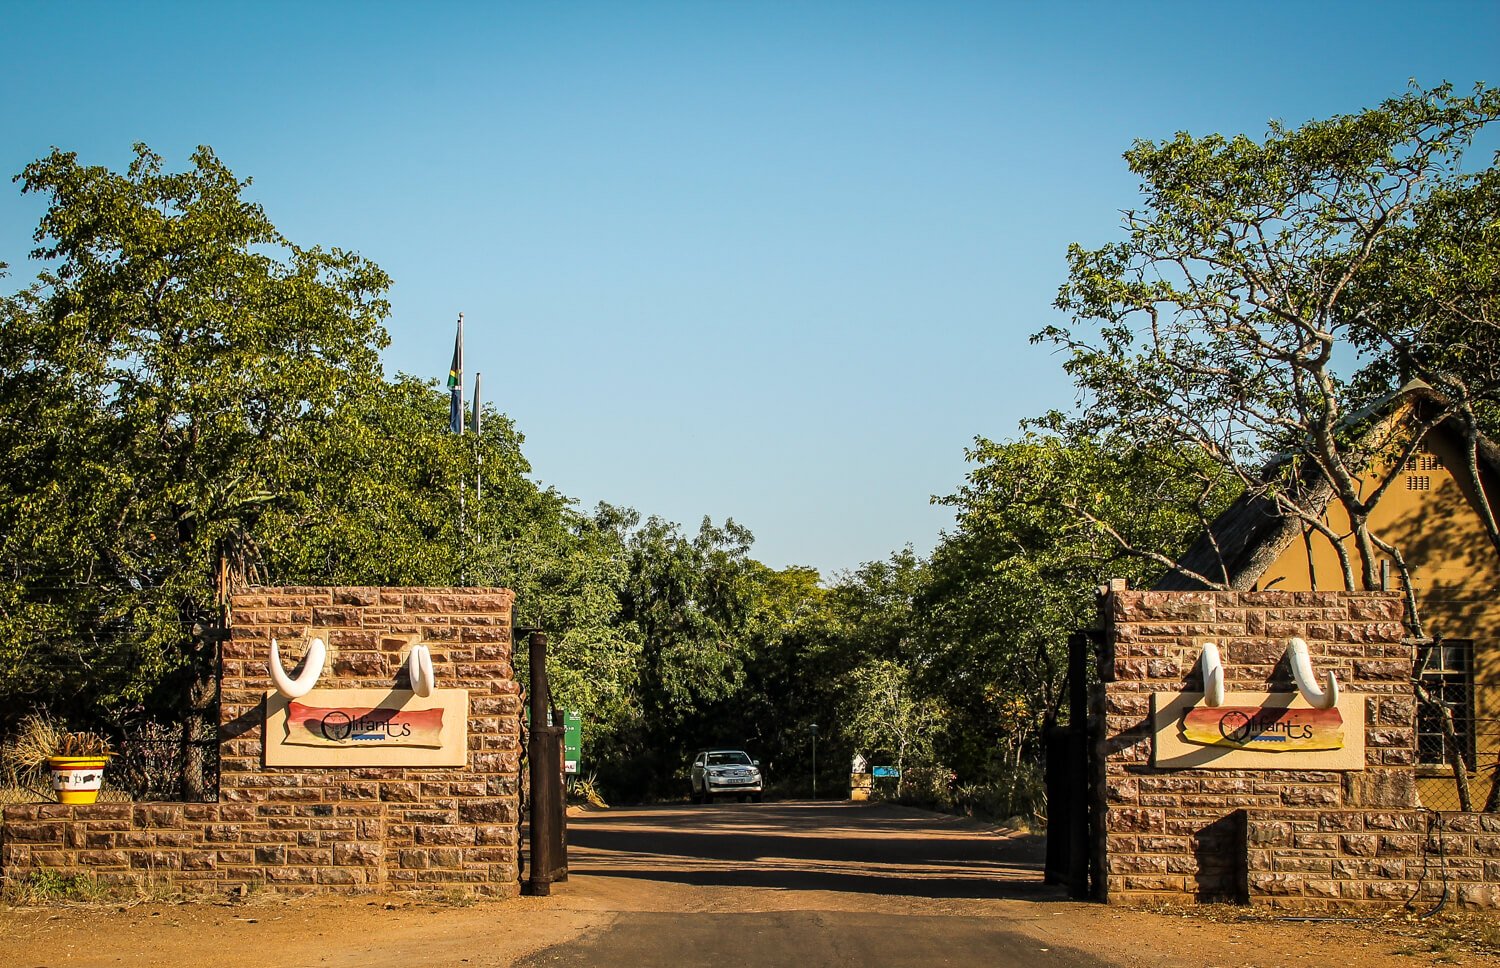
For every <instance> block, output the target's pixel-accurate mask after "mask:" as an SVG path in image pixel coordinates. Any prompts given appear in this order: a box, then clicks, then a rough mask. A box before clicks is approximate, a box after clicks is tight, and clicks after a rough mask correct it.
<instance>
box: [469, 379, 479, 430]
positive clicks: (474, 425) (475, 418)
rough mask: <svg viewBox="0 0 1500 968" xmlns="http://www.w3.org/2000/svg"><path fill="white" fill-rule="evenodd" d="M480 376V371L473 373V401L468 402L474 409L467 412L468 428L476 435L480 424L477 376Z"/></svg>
mask: <svg viewBox="0 0 1500 968" xmlns="http://www.w3.org/2000/svg"><path fill="white" fill-rule="evenodd" d="M480 376H482V374H480V373H475V374H474V402H473V403H472V404H470V406H472V407H473V408H474V409H473V411H472V412H471V413H470V414H469V429H470V430H472V431H474V434H475V435H476V436H478V434H479V426H480V417H479V378H480Z"/></svg>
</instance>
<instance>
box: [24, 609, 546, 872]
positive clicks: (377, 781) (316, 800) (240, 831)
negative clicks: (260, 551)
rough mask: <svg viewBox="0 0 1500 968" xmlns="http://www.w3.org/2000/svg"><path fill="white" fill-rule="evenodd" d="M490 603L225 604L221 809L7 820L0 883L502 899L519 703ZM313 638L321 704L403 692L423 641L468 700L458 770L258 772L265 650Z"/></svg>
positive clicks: (43, 810) (515, 802) (142, 808)
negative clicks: (407, 656) (76, 881)
mask: <svg viewBox="0 0 1500 968" xmlns="http://www.w3.org/2000/svg"><path fill="white" fill-rule="evenodd" d="M513 602H514V596H513V595H512V593H511V592H509V591H507V590H503V589H474V588H262V589H254V590H251V591H249V592H247V593H245V594H242V595H237V596H235V598H234V601H233V603H232V604H233V607H232V614H233V616H234V617H233V621H232V623H231V630H230V632H231V634H230V639H229V641H228V642H226V643H225V644H224V647H223V660H222V670H223V676H222V684H221V700H220V734H219V735H220V786H219V802H218V803H193V804H182V803H149V804H148V803H137V804H128V803H127V804H113V803H101V804H90V805H86V806H78V805H63V804H28V805H20V806H9V807H6V808H5V810H4V815H3V816H4V823H3V825H0V874H3V876H4V877H6V878H13V877H16V878H19V877H23V876H25V875H26V873H27V872H29V871H32V870H35V869H38V868H44V867H45V868H55V869H60V870H67V871H92V872H94V873H95V874H97V875H98V876H99V878H100V879H101V880H105V881H112V882H122V883H130V882H135V883H140V882H150V883H153V884H156V885H165V886H167V887H172V888H176V889H180V890H185V891H217V890H223V889H226V888H229V887H233V886H235V885H239V884H252V885H270V886H274V887H277V888H279V889H282V890H289V891H296V892H307V893H313V892H340V891H368V890H387V889H389V890H443V891H448V890H455V889H456V890H460V891H463V892H465V893H471V894H483V895H508V894H514V893H516V892H517V890H518V889H519V883H518V880H517V860H518V850H519V842H518V835H519V829H518V821H519V811H520V772H521V745H520V744H521V737H520V718H519V717H520V712H521V695H520V688H519V686H518V685H517V683H516V679H515V674H514V669H513V667H512V663H511V658H512V655H511V645H512V643H511V607H512V604H513ZM308 635H317V636H320V637H322V638H323V639H324V641H325V642H327V644H328V647H329V662H328V666H327V667H326V669H325V671H324V673H323V676H322V678H321V679H320V680H319V687H320V688H380V687H389V686H391V685H393V684H395V683H396V681H397V678H398V676H399V677H400V679H401V685H403V686H404V685H406V683H405V677H404V672H402V670H401V669H400V654H399V653H400V649H401V647H402V646H403V645H404V644H405V643H406V642H408V641H410V639H411V637H412V636H420V639H421V641H423V642H426V643H427V644H428V645H429V646H430V647H431V651H432V660H433V668H434V670H435V672H436V674H437V681H438V687H439V688H465V689H468V690H469V706H470V708H469V724H468V726H469V755H468V764H467V766H465V767H463V768H451V769H418V768H379V769H374V768H358V769H355V768H330V769H308V768H278V769H268V768H266V767H264V766H262V754H263V749H262V744H263V730H262V723H263V716H264V703H263V701H262V700H263V696H264V694H265V691H266V689H267V688H268V687H269V683H268V681H267V678H266V674H265V662H266V658H267V656H268V653H269V650H270V642H271V637H272V636H275V637H277V638H278V639H281V640H283V641H286V640H293V639H296V640H300V639H302V638H303V637H304V636H308Z"/></svg>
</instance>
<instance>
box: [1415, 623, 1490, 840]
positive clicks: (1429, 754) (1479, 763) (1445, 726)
mask: <svg viewBox="0 0 1500 968" xmlns="http://www.w3.org/2000/svg"><path fill="white" fill-rule="evenodd" d="M1475 671H1476V667H1475V652H1474V644H1473V643H1472V642H1468V641H1447V642H1443V643H1441V644H1439V645H1438V646H1436V647H1434V648H1433V650H1432V652H1431V654H1430V655H1429V656H1427V659H1426V664H1425V666H1424V667H1423V669H1422V672H1421V683H1422V687H1423V691H1424V692H1425V693H1426V694H1427V696H1428V698H1429V701H1427V702H1421V701H1419V702H1418V703H1417V724H1416V725H1417V771H1418V772H1417V776H1418V779H1417V790H1418V795H1419V796H1420V797H1421V801H1422V805H1423V806H1424V807H1426V808H1427V809H1429V810H1472V811H1486V812H1492V813H1493V812H1496V811H1500V683H1487V682H1476V676H1475Z"/></svg>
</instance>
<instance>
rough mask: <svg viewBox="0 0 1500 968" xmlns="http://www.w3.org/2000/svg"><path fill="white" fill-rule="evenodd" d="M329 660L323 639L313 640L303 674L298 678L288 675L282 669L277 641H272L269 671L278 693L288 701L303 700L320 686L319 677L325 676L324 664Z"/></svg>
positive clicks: (310, 643)
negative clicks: (314, 687) (314, 688)
mask: <svg viewBox="0 0 1500 968" xmlns="http://www.w3.org/2000/svg"><path fill="white" fill-rule="evenodd" d="M327 660H328V649H327V648H326V647H325V646H324V645H323V640H322V639H313V640H312V641H311V642H309V643H307V655H306V657H305V662H304V664H303V666H302V674H301V675H299V676H298V677H297V678H295V679H293V678H292V677H290V676H288V675H287V674H286V670H285V669H283V668H282V667H281V653H280V652H279V651H278V650H277V648H276V640H275V639H274V638H273V639H272V640H271V662H270V665H269V667H268V668H269V671H270V673H271V681H272V682H273V683H275V684H276V691H277V692H279V693H281V694H282V695H283V696H285V697H286V698H288V699H301V698H302V697H303V696H305V695H307V694H308V693H309V692H312V688H313V686H316V685H317V684H318V677H319V676H321V675H322V674H323V663H325V662H326V661H327Z"/></svg>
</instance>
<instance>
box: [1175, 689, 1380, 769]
mask: <svg viewBox="0 0 1500 968" xmlns="http://www.w3.org/2000/svg"><path fill="white" fill-rule="evenodd" d="M1151 727H1152V732H1153V733H1154V739H1153V742H1152V747H1151V763H1152V765H1153V766H1157V767H1162V768H1164V769H1200V770H1363V769H1364V768H1365V697H1364V696H1362V695H1348V694H1345V695H1342V696H1340V697H1339V701H1338V704H1337V705H1335V706H1334V707H1333V708H1332V709H1314V708H1313V707H1312V706H1311V705H1309V704H1308V703H1307V701H1306V700H1304V699H1303V698H1302V696H1301V694H1300V693H1295V692H1291V693H1265V692H1231V693H1227V694H1226V695H1225V696H1224V702H1223V704H1221V705H1219V706H1208V705H1207V704H1205V703H1204V702H1203V694H1202V693H1201V692H1181V693H1178V692H1158V693H1155V694H1154V695H1152V697H1151Z"/></svg>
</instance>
